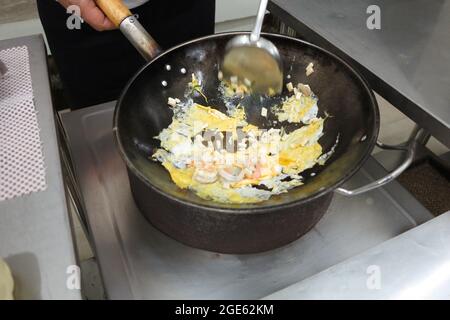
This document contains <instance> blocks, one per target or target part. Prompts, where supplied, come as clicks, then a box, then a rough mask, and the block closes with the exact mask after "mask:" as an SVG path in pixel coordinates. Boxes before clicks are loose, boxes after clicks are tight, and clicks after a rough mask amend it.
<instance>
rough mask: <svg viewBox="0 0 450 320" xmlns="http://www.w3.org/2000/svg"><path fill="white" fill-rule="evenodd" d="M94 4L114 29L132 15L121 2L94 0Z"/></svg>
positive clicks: (117, 0)
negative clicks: (113, 25)
mask: <svg viewBox="0 0 450 320" xmlns="http://www.w3.org/2000/svg"><path fill="white" fill-rule="evenodd" d="M95 2H96V3H97V5H98V6H99V7H100V9H102V11H103V13H104V14H105V15H106V16H107V17H108V18H109V20H111V21H112V22H113V23H114V24H115V25H116V27H119V25H120V23H121V22H122V21H123V20H124V19H125V18H127V17H129V16H131V15H132V13H131V11H130V9H128V7H127V6H126V5H125V4H124V3H123V1H122V0H95Z"/></svg>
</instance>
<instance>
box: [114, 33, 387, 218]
mask: <svg viewBox="0 0 450 320" xmlns="http://www.w3.org/2000/svg"><path fill="white" fill-rule="evenodd" d="M249 33H250V32H223V33H217V34H213V35H208V36H204V37H200V38H196V39H193V40H189V41H186V42H183V43H181V44H179V45H176V46H174V47H171V48H169V49H168V50H166V51H164V52H163V53H161V54H160V55H158V56H157V57H155V58H154V59H152V60H151V61H149V62H147V63H146V64H144V65H143V66H142V67H141V68H140V69H139V70H138V71H137V72H136V73H135V74H134V75H133V77H132V78H131V79H130V80H129V81H128V83H127V84H126V85H125V87H124V89H123V90H122V92H121V94H120V97H119V99H118V100H117V103H116V106H115V108H114V115H113V136H114V141H115V144H116V146H117V148H118V150H119V154H120V156H121V158H122V159H123V161H124V162H125V164H126V166H127V167H128V169H129V170H131V171H132V173H133V174H135V175H136V176H137V178H138V179H139V180H140V181H141V182H143V183H144V184H145V185H146V186H147V187H149V188H150V189H152V191H155V192H158V193H159V194H160V195H162V196H163V197H166V198H168V199H169V200H171V201H175V202H178V203H181V204H184V205H186V206H189V207H193V208H196V209H201V210H208V211H214V212H220V213H223V214H263V213H267V212H270V211H276V210H278V209H280V208H283V209H284V208H292V207H295V206H298V205H302V204H306V203H308V202H310V201H314V200H317V199H318V198H320V197H322V196H325V195H326V194H328V193H331V192H334V191H335V190H336V189H337V188H338V187H339V186H341V185H342V184H344V183H345V182H346V181H348V180H349V179H350V178H351V177H352V176H353V175H355V173H357V172H358V171H359V170H360V169H361V167H362V166H363V164H364V163H365V162H366V161H367V159H368V158H369V157H370V156H371V153H372V151H373V149H374V148H375V145H376V141H377V139H378V134H379V130H380V112H379V106H378V102H377V100H376V98H375V95H374V93H373V90H372V89H371V88H370V86H369V83H368V81H367V80H366V79H365V78H364V77H363V76H362V75H361V74H360V73H359V72H358V71H356V69H355V68H354V67H353V66H352V65H350V64H349V63H348V62H346V61H345V60H343V59H342V58H341V57H339V56H337V55H336V54H334V53H332V52H330V51H328V50H326V49H324V48H321V47H319V46H317V45H315V44H312V43H310V42H307V41H304V40H300V39H297V38H293V37H290V36H286V35H281V34H275V33H265V32H264V33H261V34H262V35H264V36H269V37H278V38H284V39H288V40H290V41H295V42H298V43H301V44H303V45H307V46H310V47H313V48H315V49H317V50H319V51H321V52H323V53H325V54H326V55H329V56H330V57H332V58H333V59H336V60H337V61H338V62H339V63H341V64H342V65H344V66H345V67H346V68H347V69H348V71H349V72H351V73H352V74H353V76H355V77H356V78H357V79H358V80H359V81H360V83H361V84H362V85H363V88H364V89H365V91H366V92H367V93H368V94H369V97H370V101H371V104H372V105H373V108H372V109H373V112H374V120H373V128H374V130H373V134H372V136H371V137H370V139H369V140H368V141H367V148H366V153H365V155H364V156H362V157H361V158H360V159H359V160H358V161H357V162H356V163H355V165H354V166H353V168H352V169H351V170H349V171H348V172H347V173H345V174H344V175H343V176H342V177H341V178H340V179H339V181H337V182H336V183H334V184H333V185H331V186H329V187H327V188H324V189H323V190H320V189H319V190H317V191H316V192H315V193H314V194H312V195H311V196H308V197H305V198H301V199H298V200H292V201H289V202H286V203H281V204H275V205H269V206H264V205H262V204H263V203H264V201H263V202H260V203H255V204H244V205H254V206H253V207H249V208H239V207H238V208H224V207H219V206H214V205H202V204H198V203H194V202H190V201H186V200H183V199H181V198H178V197H176V196H172V195H170V194H168V193H166V192H164V191H163V190H160V189H159V188H158V187H156V186H155V185H153V184H152V182H151V180H150V179H149V178H148V177H147V176H145V175H144V174H142V173H141V172H140V171H139V170H138V169H137V168H136V167H135V166H134V164H133V162H132V161H131V160H130V159H129V158H128V155H127V154H126V152H125V148H124V147H123V145H122V142H121V141H120V132H119V127H118V118H119V113H120V108H121V106H122V105H123V103H122V101H123V100H124V99H125V96H126V94H127V92H128V91H129V88H130V87H131V86H132V85H133V83H134V82H135V80H136V79H137V78H138V77H139V76H140V75H141V73H143V72H144V70H145V69H147V67H148V66H150V65H151V64H153V63H154V62H155V61H157V60H158V59H160V58H162V57H163V56H165V55H166V54H168V53H170V52H172V51H175V50H177V49H179V48H181V47H185V46H187V45H189V44H192V43H196V42H200V41H202V40H210V39H214V38H220V37H223V36H235V35H242V34H249ZM211 203H213V201H211Z"/></svg>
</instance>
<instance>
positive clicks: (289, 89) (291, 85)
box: [286, 82, 294, 92]
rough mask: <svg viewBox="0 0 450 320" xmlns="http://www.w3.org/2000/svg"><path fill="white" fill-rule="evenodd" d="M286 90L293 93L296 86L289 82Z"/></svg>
mask: <svg viewBox="0 0 450 320" xmlns="http://www.w3.org/2000/svg"><path fill="white" fill-rule="evenodd" d="M286 88H287V89H288V91H289V92H292V91H293V90H294V85H293V84H292V82H289V83H288V84H286Z"/></svg>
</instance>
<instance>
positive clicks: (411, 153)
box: [336, 130, 423, 196]
mask: <svg viewBox="0 0 450 320" xmlns="http://www.w3.org/2000/svg"><path fill="white" fill-rule="evenodd" d="M422 132H423V130H417V131H416V133H415V134H414V135H412V136H411V137H410V139H409V141H408V142H407V143H405V144H404V145H396V146H391V145H386V144H384V143H382V142H377V146H378V147H379V148H381V149H384V150H397V151H399V150H400V151H405V152H406V155H405V158H404V159H403V161H402V162H401V163H400V164H399V165H398V166H397V167H396V168H395V169H393V170H392V171H391V172H389V173H387V174H386V175H385V176H384V177H382V178H379V179H377V180H375V181H372V182H370V183H368V184H366V185H364V186H362V187H358V188H356V189H353V190H349V189H347V188H345V187H340V188H337V189H336V192H337V193H339V194H342V195H344V196H356V195H358V194H362V193H365V192H368V191H370V190H374V189H376V188H379V187H382V186H384V185H386V184H388V183H389V182H391V181H394V180H395V179H396V178H397V177H399V176H400V175H401V174H402V173H403V172H404V171H405V170H406V169H408V168H409V166H410V165H411V163H412V162H413V160H414V157H415V153H416V146H417V143H418V141H417V139H418V137H422Z"/></svg>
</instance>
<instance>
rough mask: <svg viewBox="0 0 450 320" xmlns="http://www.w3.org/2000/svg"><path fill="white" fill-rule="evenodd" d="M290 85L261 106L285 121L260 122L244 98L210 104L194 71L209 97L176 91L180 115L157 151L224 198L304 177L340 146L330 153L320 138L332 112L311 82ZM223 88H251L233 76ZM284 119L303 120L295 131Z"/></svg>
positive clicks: (184, 176)
mask: <svg viewBox="0 0 450 320" xmlns="http://www.w3.org/2000/svg"><path fill="white" fill-rule="evenodd" d="M219 77H220V75H219ZM287 89H288V91H289V95H288V96H286V97H285V98H284V99H283V100H282V101H281V103H279V104H275V105H273V106H272V107H271V108H261V115H260V116H261V117H267V116H268V115H269V114H270V113H271V114H272V115H273V116H275V118H276V119H277V120H276V121H275V123H277V124H279V125H278V126H274V127H272V128H269V129H267V128H259V127H258V126H256V125H254V124H252V123H249V121H248V120H247V114H246V112H245V109H244V108H243V107H242V106H241V105H240V104H237V105H231V106H230V105H229V106H228V110H227V112H226V113H224V112H221V111H219V110H217V109H215V108H214V106H208V105H207V104H208V98H207V97H206V96H205V95H204V94H203V93H202V90H201V83H200V81H199V80H198V79H197V77H196V76H195V75H192V81H191V82H190V83H189V84H188V92H189V91H190V92H191V93H195V94H197V95H200V96H202V97H203V100H204V104H206V105H202V104H199V103H195V102H193V100H192V99H186V101H185V102H183V103H182V102H181V100H180V99H178V98H169V101H168V104H169V106H170V107H171V108H172V109H173V113H174V116H173V118H172V122H171V123H170V125H169V126H168V127H167V128H165V129H163V130H162V131H161V132H160V133H159V135H158V136H157V137H156V138H157V139H158V140H160V148H158V149H157V150H156V152H155V153H154V154H153V155H152V158H153V159H154V160H155V161H159V162H161V164H162V165H163V166H164V167H165V168H166V170H167V171H168V172H169V173H170V176H171V178H172V180H173V182H174V183H175V184H176V185H177V186H178V187H179V188H182V189H188V190H191V191H192V192H194V193H195V194H196V195H197V196H199V197H201V198H203V199H207V200H212V201H216V202H222V203H257V202H261V201H265V200H267V199H269V198H270V197H271V196H273V195H277V194H280V193H284V192H287V191H288V190H290V189H292V188H295V187H297V186H300V185H302V184H303V181H304V178H303V177H302V175H301V174H302V172H304V171H305V170H307V169H310V168H312V167H314V166H316V165H323V164H324V163H325V162H326V160H327V159H328V158H329V157H330V156H331V154H332V152H333V150H334V148H332V150H330V151H328V152H326V153H324V150H323V149H322V146H321V144H320V142H319V139H320V137H321V136H322V135H323V128H324V122H325V121H327V117H319V116H318V109H319V108H318V97H316V96H315V95H314V93H313V92H312V91H311V88H309V86H307V85H304V84H298V85H297V86H295V87H294V85H293V84H292V83H288V84H287ZM218 90H221V91H222V93H223V95H224V96H225V97H227V96H229V97H232V96H236V95H237V96H239V95H241V96H244V95H246V94H249V90H248V89H247V88H246V87H245V85H242V84H237V83H233V81H232V82H231V83H224V82H222V84H221V86H220V88H218ZM284 123H288V124H295V125H296V126H295V128H294V129H292V126H291V129H290V131H289V132H288V130H286V129H285V127H284V126H283V124H284ZM336 143H337V142H336Z"/></svg>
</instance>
